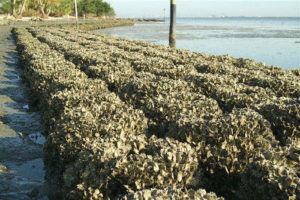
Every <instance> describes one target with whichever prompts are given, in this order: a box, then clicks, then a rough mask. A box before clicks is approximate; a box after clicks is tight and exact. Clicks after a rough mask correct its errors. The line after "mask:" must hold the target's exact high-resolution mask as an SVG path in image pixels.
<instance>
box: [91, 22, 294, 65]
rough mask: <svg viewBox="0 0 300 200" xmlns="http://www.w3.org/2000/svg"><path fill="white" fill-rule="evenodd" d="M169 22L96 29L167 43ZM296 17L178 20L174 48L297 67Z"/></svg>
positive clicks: (132, 37)
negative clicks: (175, 45) (175, 46)
mask: <svg viewBox="0 0 300 200" xmlns="http://www.w3.org/2000/svg"><path fill="white" fill-rule="evenodd" d="M168 31H169V26H168V22H166V23H137V24H135V26H133V27H118V28H111V29H105V30H98V31H97V32H100V33H105V34H111V35H114V36H120V37H126V38H131V39H137V40H145V41H148V42H152V43H157V44H164V45H168ZM299 39H300V19H299V18H189V19H178V22H177V47H178V48H183V49H189V50H191V51H195V52H204V53H208V54H217V55H224V54H229V55H232V56H233V57H244V58H252V59H255V60H256V61H258V62H264V63H266V64H268V65H275V66H280V67H283V68H285V69H299V68H300V45H299Z"/></svg>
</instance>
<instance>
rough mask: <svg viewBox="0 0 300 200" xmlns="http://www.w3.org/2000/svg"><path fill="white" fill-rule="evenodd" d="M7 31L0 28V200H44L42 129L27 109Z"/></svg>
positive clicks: (5, 28)
mask: <svg viewBox="0 0 300 200" xmlns="http://www.w3.org/2000/svg"><path fill="white" fill-rule="evenodd" d="M15 48H16V46H15V44H14V41H13V38H12V36H11V33H10V28H9V27H5V26H1V28H0V199H1V200H16V199H18V200H27V199H43V200H47V199H48V198H47V197H46V196H45V195H46V191H45V189H44V169H43V168H44V166H43V160H42V155H43V143H44V140H45V139H44V138H43V137H42V136H41V132H42V131H43V127H42V125H41V124H40V116H39V114H38V113H37V112H34V111H33V109H32V108H31V107H30V106H28V105H29V99H28V95H26V87H25V84H24V83H23V82H22V80H21V78H20V74H21V73H20V70H21V69H19V68H18V63H17V62H18V55H17V52H16V49H15Z"/></svg>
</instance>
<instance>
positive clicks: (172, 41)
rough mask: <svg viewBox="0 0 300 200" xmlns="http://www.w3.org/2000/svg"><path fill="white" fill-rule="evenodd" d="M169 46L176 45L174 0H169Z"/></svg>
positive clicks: (173, 46)
mask: <svg viewBox="0 0 300 200" xmlns="http://www.w3.org/2000/svg"><path fill="white" fill-rule="evenodd" d="M170 13H171V16H170V33H169V46H170V47H171V48H175V47H176V0H171V11H170Z"/></svg>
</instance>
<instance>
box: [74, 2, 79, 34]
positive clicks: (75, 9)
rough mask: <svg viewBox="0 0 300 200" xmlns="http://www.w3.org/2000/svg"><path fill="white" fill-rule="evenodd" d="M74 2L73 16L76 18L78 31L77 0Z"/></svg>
mask: <svg viewBox="0 0 300 200" xmlns="http://www.w3.org/2000/svg"><path fill="white" fill-rule="evenodd" d="M74 1H75V16H76V24H77V29H78V12H77V0H74Z"/></svg>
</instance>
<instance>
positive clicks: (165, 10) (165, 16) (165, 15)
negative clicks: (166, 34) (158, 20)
mask: <svg viewBox="0 0 300 200" xmlns="http://www.w3.org/2000/svg"><path fill="white" fill-rule="evenodd" d="M164 22H166V9H165V8H164Z"/></svg>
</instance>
